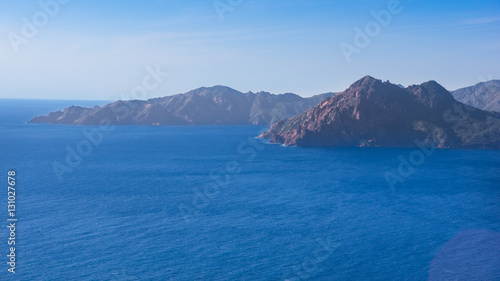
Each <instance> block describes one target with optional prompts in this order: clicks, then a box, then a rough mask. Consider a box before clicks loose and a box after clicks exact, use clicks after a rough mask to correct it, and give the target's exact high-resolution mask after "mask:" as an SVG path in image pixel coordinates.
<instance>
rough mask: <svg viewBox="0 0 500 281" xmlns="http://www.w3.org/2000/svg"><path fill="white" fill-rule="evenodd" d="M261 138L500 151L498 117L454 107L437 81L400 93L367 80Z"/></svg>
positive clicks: (300, 142) (296, 142)
mask: <svg viewBox="0 0 500 281" xmlns="http://www.w3.org/2000/svg"><path fill="white" fill-rule="evenodd" d="M260 137H263V138H269V139H270V140H271V142H273V143H282V144H286V145H292V146H390V147H414V146H417V145H418V144H417V143H421V144H422V145H426V146H436V147H440V148H451V147H456V148H497V149H498V148H500V114H497V113H493V112H485V111H482V110H479V109H476V108H473V107H470V106H467V105H464V104H462V103H460V102H458V101H456V100H455V99H454V98H453V96H452V95H451V93H449V92H448V91H447V90H446V89H444V88H443V87H442V86H441V85H439V84H438V83H436V82H434V81H430V82H427V83H424V84H422V85H413V86H410V87H408V88H401V87H399V86H398V85H394V84H391V83H389V82H382V81H381V80H377V79H374V78H372V77H369V76H366V77H364V78H362V79H361V80H359V81H357V82H355V83H354V84H352V85H351V86H350V87H349V89H347V90H346V91H344V92H342V93H340V94H337V95H335V96H333V97H331V98H328V99H326V100H324V101H322V102H320V103H319V104H318V105H316V106H314V107H312V108H310V109H308V110H306V111H305V112H304V113H302V114H300V115H298V116H295V117H291V118H288V119H285V120H281V121H280V122H278V123H276V124H274V125H273V126H272V127H271V129H270V130H269V131H268V132H266V133H264V134H262V135H261V136H260Z"/></svg>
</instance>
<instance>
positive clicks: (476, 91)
mask: <svg viewBox="0 0 500 281" xmlns="http://www.w3.org/2000/svg"><path fill="white" fill-rule="evenodd" d="M451 93H452V94H453V96H454V97H455V99H456V100H457V101H459V102H462V103H465V104H468V105H470V106H474V107H477V108H480V109H482V110H488V111H496V112H500V80H491V81H488V82H483V83H479V84H476V85H474V86H472V87H467V88H462V89H458V90H456V91H453V92H451Z"/></svg>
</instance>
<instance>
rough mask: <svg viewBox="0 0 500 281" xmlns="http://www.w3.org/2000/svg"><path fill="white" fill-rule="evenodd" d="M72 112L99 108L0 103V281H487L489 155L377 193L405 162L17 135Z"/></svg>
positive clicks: (152, 134)
mask: <svg viewBox="0 0 500 281" xmlns="http://www.w3.org/2000/svg"><path fill="white" fill-rule="evenodd" d="M101 103H102V102H101ZM71 104H78V105H87V106H88V105H90V106H92V105H94V104H99V102H91V103H89V102H77V101H72V102H69V101H67V102H61V101H44V102H40V101H19V100H0V134H1V135H0V153H1V154H0V168H1V171H0V177H4V178H5V180H7V171H8V170H10V169H15V170H16V172H17V174H16V180H17V185H16V187H17V194H16V195H17V216H18V218H19V221H18V223H17V236H16V250H17V251H16V254H17V256H16V258H17V259H16V262H17V264H16V274H15V275H13V274H11V273H9V272H7V269H8V265H7V257H6V255H7V254H8V247H9V246H8V245H7V238H8V235H9V232H8V229H7V228H6V227H1V231H0V253H1V256H2V258H0V259H1V261H2V262H1V264H2V266H1V267H0V270H1V272H0V280H294V281H295V280H500V174H499V168H500V152H499V151H494V150H436V151H434V152H433V153H432V154H430V155H429V156H425V158H424V159H423V163H418V165H413V166H412V168H413V169H414V170H413V173H409V174H408V175H405V177H402V182H398V183H397V184H396V185H395V186H394V189H391V188H390V186H389V184H388V183H387V181H386V178H385V175H386V173H387V172H391V173H393V174H395V175H400V174H399V173H398V167H399V166H400V163H401V159H410V155H415V150H414V149H388V148H377V149H375V148H296V147H284V146H281V145H272V144H265V143H261V142H260V141H259V140H256V139H254V138H253V137H255V136H256V135H258V134H259V133H260V132H262V131H263V130H265V129H266V128H265V127H259V126H228V127H224V126H203V127H182V126H174V127H145V126H121V127H120V126H116V127H114V130H112V131H106V132H103V131H100V129H99V127H97V126H64V125H43V124H25V123H24V121H28V120H29V119H30V118H31V117H33V116H34V115H39V114H43V113H47V112H49V111H52V110H55V109H62V108H64V107H65V106H67V105H71ZM86 135H87V136H89V135H90V136H91V138H93V140H94V141H95V143H96V144H92V143H91V142H90V141H89V138H88V137H87V136H86ZM99 136H102V139H101V138H99ZM89 143H90V144H91V146H88V144H89ZM89 147H90V148H89ZM78 149H80V152H85V153H84V154H85V155H84V156H81V155H80V157H81V159H80V161H77V160H78V159H77V158H75V157H74V156H75V155H74V154H72V153H71V152H69V151H73V153H78ZM412 153H413V154H412ZM87 154H88V155H87ZM68 155H72V156H68ZM68 159H69V162H67V160H68ZM413 160H415V159H413ZM413 160H412V161H413ZM78 162H79V163H78ZM413 162H414V161H413ZM54 163H58V164H57V165H59V166H58V167H64V166H63V165H66V167H67V168H68V170H64V171H65V172H60V171H59V176H60V177H58V174H57V173H56V172H55V171H54V169H53V165H54ZM68 163H69V164H71V166H69V165H68ZM403 171H404V170H403ZM400 176H401V175H400ZM4 190H5V192H2V193H1V194H0V210H3V211H1V212H3V214H2V215H1V217H2V218H4V219H3V220H2V225H7V190H6V188H5V189H4ZM2 194H3V195H2Z"/></svg>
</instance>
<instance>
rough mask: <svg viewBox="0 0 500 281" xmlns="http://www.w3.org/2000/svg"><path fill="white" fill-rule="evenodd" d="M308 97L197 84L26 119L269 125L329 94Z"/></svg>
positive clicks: (69, 121) (138, 123) (67, 121)
mask: <svg viewBox="0 0 500 281" xmlns="http://www.w3.org/2000/svg"><path fill="white" fill-rule="evenodd" d="M333 95H334V93H326V94H322V95H318V96H313V97H310V98H302V97H300V96H298V95H295V94H283V95H273V94H270V93H267V92H258V93H252V92H249V93H245V94H244V93H241V92H239V91H236V90H234V89H231V88H229V87H225V86H214V87H210V88H199V89H196V90H192V91H189V92H187V93H185V94H178V95H174V96H168V97H162V98H155V99H150V100H147V101H139V100H134V101H117V102H114V103H111V104H108V105H105V106H102V107H93V108H84V107H76V106H72V107H69V108H67V109H65V110H63V111H57V112H52V113H50V114H48V115H46V116H38V117H35V118H33V119H32V120H31V121H30V122H31V123H50V124H78V125H98V124H99V123H100V122H101V120H103V119H109V120H111V121H112V122H113V124H115V125H244V124H253V125H270V124H273V123H275V122H277V121H279V120H281V119H284V118H288V117H291V116H295V115H297V114H300V113H302V112H303V111H305V110H306V109H308V108H310V107H312V106H314V105H316V104H317V103H318V102H319V101H320V100H323V99H325V98H327V97H331V96H333Z"/></svg>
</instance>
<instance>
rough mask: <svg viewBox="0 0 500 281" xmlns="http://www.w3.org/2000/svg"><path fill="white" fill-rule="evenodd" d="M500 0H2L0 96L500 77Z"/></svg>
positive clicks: (278, 89)
mask: <svg viewBox="0 0 500 281" xmlns="http://www.w3.org/2000/svg"><path fill="white" fill-rule="evenodd" d="M499 34H500V1H498V0H496V1H492V0H483V1H469V0H468V1H464V0H455V1H440V0H433V1H431V0H401V1H398V0H383V1H379V0H366V1H365V0H346V1H335V0H287V1H276V0H274V1H273V0H194V1H189V0H184V1H181V0H179V1H170V0H142V1H118V0H109V1H105V0H101V1H94V0H37V1H34V0H25V1H7V0H0V98H23V99H72V100H75V99H85V100H117V99H132V98H138V99H147V98H153V97H159V96H168V95H173V94H177V93H184V92H187V91H189V90H192V89H196V88H199V87H209V86H214V85H225V86H229V87H231V88H234V89H236V90H239V91H242V92H247V91H253V92H257V91H268V92H271V93H275V94H280V93H289V92H292V93H296V94H299V95H301V96H312V95H315V94H320V93H325V92H339V91H343V90H344V89H346V88H347V87H349V85H350V84H352V83H353V82H355V81H356V80H358V79H360V78H362V77H363V76H365V75H371V76H373V77H375V78H378V79H382V80H384V81H385V80H389V81H391V82H393V83H399V84H402V85H404V86H408V85H411V84H420V83H422V82H425V81H429V80H435V81H437V82H438V83H440V84H441V85H443V86H444V87H445V88H447V89H448V90H455V89H458V88H462V87H466V86H471V85H474V84H477V83H479V82H483V81H486V80H491V79H500V68H499V67H498V66H499V65H500V52H499V51H500V36H498V35H499Z"/></svg>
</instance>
